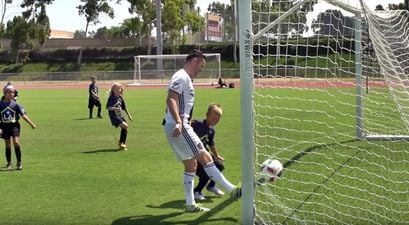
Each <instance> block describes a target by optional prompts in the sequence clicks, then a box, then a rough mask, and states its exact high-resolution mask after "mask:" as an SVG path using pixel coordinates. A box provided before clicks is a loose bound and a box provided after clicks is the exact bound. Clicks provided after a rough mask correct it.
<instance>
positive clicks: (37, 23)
mask: <svg viewBox="0 0 409 225" xmlns="http://www.w3.org/2000/svg"><path fill="white" fill-rule="evenodd" d="M53 1H54V0H23V2H22V3H21V7H22V8H25V11H23V13H22V14H23V18H24V19H25V20H27V21H29V23H30V24H32V26H34V29H35V31H34V33H33V34H34V37H33V38H35V39H36V40H37V41H38V42H39V43H40V45H41V46H44V44H45V42H46V41H47V40H48V37H49V36H50V32H51V29H50V21H49V19H48V16H47V12H46V6H47V5H50V4H51V3H52V2H53Z"/></svg>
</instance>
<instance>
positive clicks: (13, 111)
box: [0, 85, 36, 170]
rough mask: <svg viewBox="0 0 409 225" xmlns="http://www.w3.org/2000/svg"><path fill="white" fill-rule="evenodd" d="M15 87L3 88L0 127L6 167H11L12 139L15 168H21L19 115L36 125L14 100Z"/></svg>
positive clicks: (34, 126)
mask: <svg viewBox="0 0 409 225" xmlns="http://www.w3.org/2000/svg"><path fill="white" fill-rule="evenodd" d="M14 93H15V89H14V87H13V85H8V86H6V87H5V88H4V89H3V94H4V95H3V98H2V100H1V101H0V116H1V118H0V119H1V123H0V129H1V131H2V135H1V137H2V138H3V139H4V143H5V145H6V160H7V166H6V167H7V169H11V167H12V163H11V140H13V145H14V151H15V153H16V159H17V170H22V169H23V164H22V163H21V148H20V138H19V137H20V123H19V119H20V117H21V118H23V119H24V120H25V121H26V122H27V123H28V124H30V126H31V127H32V128H33V129H34V128H36V125H35V124H34V123H33V122H32V121H31V120H30V118H29V117H28V116H27V115H26V112H25V111H24V108H23V106H21V105H20V104H18V103H17V102H16V101H14V100H13V99H14Z"/></svg>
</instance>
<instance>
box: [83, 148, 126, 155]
mask: <svg viewBox="0 0 409 225" xmlns="http://www.w3.org/2000/svg"><path fill="white" fill-rule="evenodd" d="M112 152H122V151H119V150H118V149H113V148H108V149H96V150H90V151H83V152H82V153H83V154H97V153H112Z"/></svg>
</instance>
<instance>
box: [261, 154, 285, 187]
mask: <svg viewBox="0 0 409 225" xmlns="http://www.w3.org/2000/svg"><path fill="white" fill-rule="evenodd" d="M260 172H261V177H260V179H259V180H258V183H260V184H261V183H265V182H273V181H275V180H277V179H278V178H279V177H281V174H282V172H283V164H282V163H281V162H280V161H279V160H277V159H267V160H265V161H264V162H263V163H262V164H261V167H260Z"/></svg>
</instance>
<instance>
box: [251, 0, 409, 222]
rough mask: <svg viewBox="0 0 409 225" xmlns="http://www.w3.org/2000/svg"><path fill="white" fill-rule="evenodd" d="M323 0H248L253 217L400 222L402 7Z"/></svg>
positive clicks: (404, 169) (407, 179)
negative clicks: (273, 163) (272, 177)
mask: <svg viewBox="0 0 409 225" xmlns="http://www.w3.org/2000/svg"><path fill="white" fill-rule="evenodd" d="M325 2H326V3H331V7H329V8H323V9H320V4H321V3H322V1H318V2H317V1H260V0H257V1H255V0H253V1H252V22H253V33H254V37H255V38H254V40H253V45H254V48H253V49H254V51H253V73H254V77H255V79H254V90H253V109H254V127H255V130H254V141H255V143H254V144H255V157H254V158H255V162H254V168H253V169H254V171H256V174H255V175H256V177H257V176H260V175H261V174H260V173H261V172H260V166H261V163H262V162H263V161H265V160H266V159H268V158H274V159H278V160H280V161H281V162H282V163H283V165H284V168H285V169H284V172H283V175H282V177H281V178H280V179H279V180H278V181H275V182H273V183H267V184H264V185H260V186H258V187H257V188H256V189H255V215H256V218H257V221H256V223H258V224H311V223H312V224H408V223H409V204H408V203H409V164H408V162H409V151H407V149H408V147H409V143H408V141H407V140H406V139H405V137H406V136H407V135H408V133H409V132H408V121H409V120H408V110H409V104H408V101H409V96H408V90H407V85H408V81H407V79H408V72H409V57H408V55H407V54H408V24H409V23H408V18H409V17H408V12H407V11H385V12H375V11H371V10H370V9H369V8H368V7H366V6H365V5H363V6H361V5H360V4H355V5H352V4H351V3H350V2H349V1H335V0H334V1H325ZM351 6H353V7H351ZM359 74H362V76H359V77H357V75H359ZM376 137H380V138H376ZM372 138H373V139H372ZM256 179H257V178H256Z"/></svg>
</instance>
